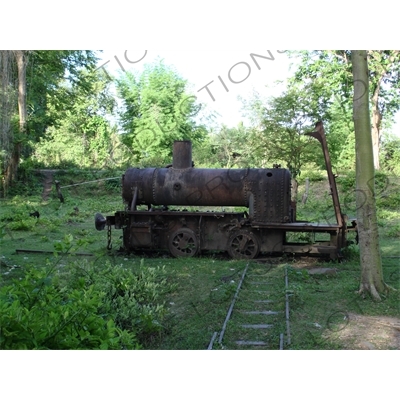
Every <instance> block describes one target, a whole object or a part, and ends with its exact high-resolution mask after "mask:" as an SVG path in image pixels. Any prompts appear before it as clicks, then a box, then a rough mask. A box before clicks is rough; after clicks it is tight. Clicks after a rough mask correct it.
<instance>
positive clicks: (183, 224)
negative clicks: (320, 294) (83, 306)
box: [95, 122, 357, 259]
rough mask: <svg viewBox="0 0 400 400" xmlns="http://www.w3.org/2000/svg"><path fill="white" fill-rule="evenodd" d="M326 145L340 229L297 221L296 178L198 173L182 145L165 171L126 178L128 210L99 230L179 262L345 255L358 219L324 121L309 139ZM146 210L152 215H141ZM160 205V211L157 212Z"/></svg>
mask: <svg viewBox="0 0 400 400" xmlns="http://www.w3.org/2000/svg"><path fill="white" fill-rule="evenodd" d="M308 135H309V136H313V137H315V138H316V139H317V140H319V142H320V143H321V145H322V149H323V153H324V157H325V163H326V169H327V172H328V179H329V183H330V188H331V195H332V200H333V208H334V211H335V217H336V223H334V224H330V223H312V222H307V221H297V220H296V204H295V203H294V202H292V201H291V184H290V181H291V180H290V172H289V171H288V170H286V169H283V168H280V167H279V166H274V168H272V169H236V170H235V169H196V168H194V167H193V163H192V153H191V142H190V141H175V143H174V148H173V163H172V164H171V165H168V166H167V167H166V168H145V169H138V168H130V169H128V170H127V171H126V173H125V174H124V175H123V177H122V197H123V199H124V202H125V204H126V208H125V210H124V211H117V212H116V213H115V214H114V215H112V216H107V217H106V218H104V217H103V216H102V215H101V214H96V217H95V225H96V229H98V230H102V229H105V227H107V230H108V249H111V228H112V227H114V228H115V229H122V230H123V248H122V249H123V250H124V251H126V252H131V251H135V250H145V249H148V250H169V252H170V253H171V254H172V255H173V256H175V257H192V256H196V255H198V254H200V253H202V252H205V251H227V252H228V253H229V255H230V257H232V258H235V259H253V258H256V257H257V256H258V255H259V253H260V252H261V253H267V254H282V253H290V254H302V255H314V254H319V255H327V256H329V257H330V258H331V259H337V258H339V257H340V256H341V250H342V249H343V248H344V247H346V246H347V245H348V241H347V234H348V233H349V232H350V231H357V223H356V220H348V219H347V217H346V216H345V215H344V214H342V212H341V208H340V203H339V196H338V191H337V187H336V182H335V176H334V175H333V173H332V167H331V162H330V157H329V152H328V147H327V143H326V137H325V132H324V128H323V124H322V122H318V123H317V124H316V126H315V131H314V132H311V133H309V134H308ZM138 205H147V210H138V209H137V206H138ZM157 206H158V207H157ZM171 206H194V207H196V206H222V207H228V206H241V207H246V209H247V210H246V211H243V212H224V211H218V212H215V211H200V210H196V211H188V210H187V209H183V210H176V209H174V208H171ZM288 232H305V233H314V234H315V233H326V234H328V235H329V240H325V241H315V242H314V243H310V244H308V243H307V244H305V243H297V242H296V243H290V242H288V241H287V236H286V234H287V233H288Z"/></svg>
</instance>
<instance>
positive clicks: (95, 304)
mask: <svg viewBox="0 0 400 400" xmlns="http://www.w3.org/2000/svg"><path fill="white" fill-rule="evenodd" d="M80 244H82V243H80V242H79V241H78V242H77V243H75V242H74V240H73V238H72V236H71V235H67V236H66V237H65V238H64V240H63V241H62V242H59V243H56V244H55V249H56V251H57V252H61V253H65V252H67V251H73V250H74V248H75V246H79V245H80ZM55 267H56V264H55V265H53V266H47V267H45V268H41V267H34V268H33V267H32V268H30V267H29V268H27V269H26V271H25V273H24V275H23V278H21V280H15V281H14V282H12V284H8V285H4V286H3V287H2V288H1V289H0V313H1V316H0V348H1V349H60V350H61V349H135V348H141V346H142V345H144V344H146V343H148V342H150V341H151V340H152V338H153V337H154V336H155V335H160V334H161V333H162V332H163V329H164V327H163V319H164V317H165V315H166V312H167V309H166V308H165V306H164V304H162V303H161V302H160V298H161V296H163V295H165V293H167V292H169V291H171V290H172V288H173V286H171V285H170V284H168V283H167V280H166V277H165V270H164V269H162V268H146V267H145V266H144V263H143V262H142V263H141V269H140V271H139V272H138V273H134V272H133V271H132V270H131V269H128V268H124V267H123V266H121V265H119V266H112V265H111V264H110V263H109V262H107V263H106V264H105V265H103V266H101V267H100V268H99V267H98V266H96V265H95V264H93V263H89V262H87V261H83V262H76V263H73V264H68V265H67V266H66V267H65V268H64V269H63V272H62V273H61V275H60V274H57V273H55Z"/></svg>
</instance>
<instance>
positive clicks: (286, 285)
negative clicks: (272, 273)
mask: <svg viewBox="0 0 400 400" xmlns="http://www.w3.org/2000/svg"><path fill="white" fill-rule="evenodd" d="M285 287H286V336H287V341H286V343H287V344H288V345H289V344H290V343H291V337H290V321H289V315H290V313H289V293H288V288H289V279H288V273H287V267H286V268H285Z"/></svg>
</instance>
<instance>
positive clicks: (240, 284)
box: [218, 263, 249, 344]
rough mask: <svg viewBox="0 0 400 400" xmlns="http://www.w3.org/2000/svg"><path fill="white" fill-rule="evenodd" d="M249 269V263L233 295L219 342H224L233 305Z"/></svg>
mask: <svg viewBox="0 0 400 400" xmlns="http://www.w3.org/2000/svg"><path fill="white" fill-rule="evenodd" d="M248 269H249V263H247V265H246V268H245V269H244V271H243V274H242V278H241V279H240V282H239V284H238V287H237V289H236V293H235V295H234V296H233V299H232V302H231V305H230V307H229V310H228V313H227V315H226V318H225V322H224V325H223V326H222V330H221V333H220V335H219V339H218V343H219V344H221V343H222V339H223V338H224V334H225V331H226V326H227V324H228V321H229V319H230V317H231V314H232V311H233V307H234V305H235V302H236V299H237V297H238V295H239V291H240V288H241V287H242V283H243V281H244V277H245V276H246V273H247V270H248Z"/></svg>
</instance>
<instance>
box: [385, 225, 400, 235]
mask: <svg viewBox="0 0 400 400" xmlns="http://www.w3.org/2000/svg"><path fill="white" fill-rule="evenodd" d="M386 234H387V235H388V236H389V237H394V238H400V224H397V225H394V226H391V227H390V228H389V229H388V230H387V232H386Z"/></svg>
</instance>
